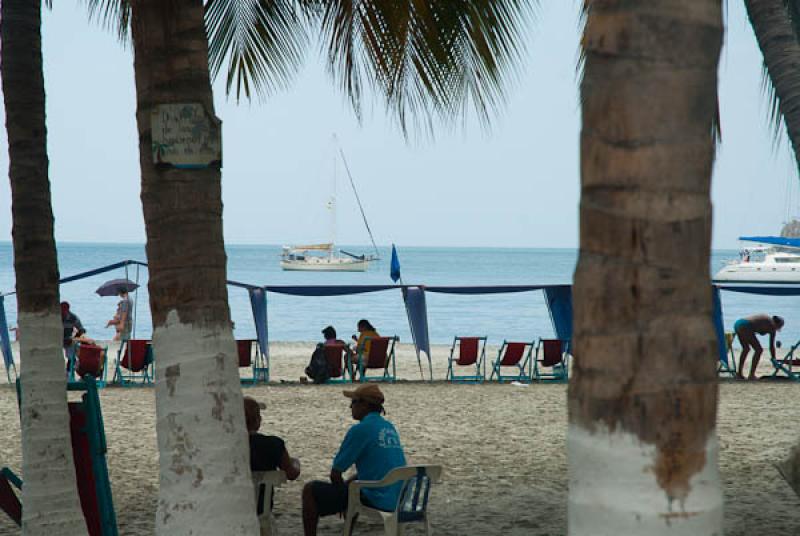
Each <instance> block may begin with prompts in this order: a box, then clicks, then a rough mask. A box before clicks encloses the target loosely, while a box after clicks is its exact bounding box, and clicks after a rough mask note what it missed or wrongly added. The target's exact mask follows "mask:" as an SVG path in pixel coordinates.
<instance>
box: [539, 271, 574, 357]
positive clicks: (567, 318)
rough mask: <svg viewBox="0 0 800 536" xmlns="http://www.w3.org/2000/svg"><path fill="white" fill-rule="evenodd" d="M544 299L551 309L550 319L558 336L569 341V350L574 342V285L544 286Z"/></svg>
mask: <svg viewBox="0 0 800 536" xmlns="http://www.w3.org/2000/svg"><path fill="white" fill-rule="evenodd" d="M544 299H545V302H546V303H547V310H548V311H550V321H551V322H552V323H553V331H555V333H556V337H558V338H559V339H561V340H563V341H567V351H570V349H571V343H572V286H571V285H557V286H553V287H545V288H544Z"/></svg>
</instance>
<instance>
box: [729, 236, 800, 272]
mask: <svg viewBox="0 0 800 536" xmlns="http://www.w3.org/2000/svg"><path fill="white" fill-rule="evenodd" d="M739 240H742V241H744V242H753V243H756V244H759V245H757V246H752V247H745V248H742V250H741V251H740V252H739V259H737V260H732V261H729V262H728V263H727V264H726V265H725V266H723V267H722V269H721V270H720V271H719V272H717V273H716V274H715V275H714V282H715V283H774V284H786V283H800V239H796V238H785V237H780V236H742V237H739Z"/></svg>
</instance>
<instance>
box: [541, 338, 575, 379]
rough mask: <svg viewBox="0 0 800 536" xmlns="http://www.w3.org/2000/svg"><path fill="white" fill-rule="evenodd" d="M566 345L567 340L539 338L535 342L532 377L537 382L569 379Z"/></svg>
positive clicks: (567, 343) (567, 344)
mask: <svg viewBox="0 0 800 536" xmlns="http://www.w3.org/2000/svg"><path fill="white" fill-rule="evenodd" d="M568 346H569V341H565V340H561V339H542V338H540V339H539V341H538V342H537V343H536V354H535V356H536V357H535V358H534V360H533V379H534V380H536V381H537V382H544V381H549V382H566V381H567V380H569V364H568V362H567V357H568V355H569V354H567V348H568Z"/></svg>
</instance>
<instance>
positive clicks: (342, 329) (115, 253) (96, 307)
mask: <svg viewBox="0 0 800 536" xmlns="http://www.w3.org/2000/svg"><path fill="white" fill-rule="evenodd" d="M342 247H343V249H345V250H348V251H354V252H368V249H367V248H364V247H359V246H342ZM12 251H13V250H12V246H11V244H10V243H9V242H0V292H2V293H6V292H10V291H13V290H14V267H13V255H12ZM380 253H381V256H382V258H383V259H384V260H381V261H379V262H377V263H374V264H373V266H372V267H371V268H370V270H369V271H368V272H364V273H334V272H318V273H314V272H284V271H282V270H281V269H280V266H279V256H280V246H260V245H259V246H244V245H238V246H237V245H232V246H228V247H227V254H228V279H232V280H235V281H240V282H244V283H252V284H255V285H304V284H307V285H358V284H379V285H383V284H390V283H391V280H390V278H389V260H388V259H389V258H390V252H389V249H387V248H384V249H382V250H381V251H380ZM398 253H399V258H400V264H401V271H402V275H403V282H404V283H406V284H425V285H534V284H555V283H570V282H571V279H572V273H573V271H574V269H575V263H576V261H577V250H575V249H521V248H520V249H502V248H427V247H426V248H416V247H408V248H405V247H400V248H398ZM736 255H737V252H736V251H735V250H717V251H714V253H713V256H712V261H711V264H712V270H713V271H716V270H718V269H719V268H720V267H721V265H722V264H723V262H724V261H725V260H727V259H730V258H734V257H736ZM125 259H134V260H142V261H144V260H145V254H144V246H143V245H131V244H78V243H66V244H59V245H58V260H59V270H60V272H61V276H62V277H66V276H69V275H73V274H77V273H79V272H83V271H87V270H90V269H93V268H97V267H100V266H104V265H107V264H112V263H115V262H119V261H122V260H125ZM117 277H128V278H130V279H132V280H135V281H136V280H138V282H139V283H140V284H141V287H140V288H139V290H138V291H137V292H136V293H134V294H132V297H133V298H134V300H135V301H136V304H137V305H136V323H135V330H136V335H137V336H140V337H149V336H150V334H151V319H150V312H149V302H148V295H147V269H146V268H141V269H139V271H138V273H137V270H136V269H135V268H129V271H128V273H127V274H126V273H125V271H124V270H123V269H118V270H115V271H112V272H108V273H105V274H101V275H96V276H92V277H90V278H87V279H83V280H79V281H74V282H70V283H65V284H64V285H62V286H61V299H62V300H66V301H69V302H70V304H71V307H72V310H73V312H75V313H76V314H77V315H78V316H79V317H80V318H81V320H82V322H83V324H84V326H85V327H86V329H87V331H88V334H89V335H90V336H91V337H94V338H97V339H110V338H111V337H112V335H113V330H112V329H111V328H105V324H106V321H107V320H108V319H110V318H111V317H112V316H113V315H114V311H115V309H116V302H117V299H116V298H115V297H106V298H101V297H100V296H98V295H97V294H95V289H96V288H97V287H98V286H100V285H101V284H102V283H103V282H104V281H106V280H108V279H113V278H117ZM228 296H229V301H230V307H231V316H232V318H233V320H234V322H235V335H236V337H238V338H251V337H255V328H254V326H253V322H252V316H251V313H250V301H249V298H248V295H247V292H246V291H244V290H242V289H239V288H236V287H228ZM426 298H427V304H428V325H429V331H430V337H431V341H432V342H433V343H439V344H445V343H450V342H451V341H452V339H453V336H454V335H456V334H458V335H486V336H488V337H489V343H490V344H499V343H500V342H502V341H503V339H508V340H511V339H514V340H533V339H535V338H537V337H540V336H541V337H549V336H552V334H553V329H552V326H551V323H550V316H549V313H548V311H547V307H546V306H545V302H544V297H543V295H542V292H541V291H533V292H523V293H515V294H495V295H489V296H454V295H446V294H437V293H428V294H427V295H426ZM722 301H723V312H724V316H725V325H726V327H727V328H728V329H731V326H732V325H733V322H734V321H735V320H736V319H737V318H739V317H741V316H745V315H748V314H753V313H758V312H768V313H769V314H777V315H781V316H783V317H784V318H785V319H786V326H785V328H784V330H783V332H782V334H781V336H780V339H782V340H783V341H784V343H786V344H790V343H793V342H795V341H796V340H798V338H800V298H798V297H774V296H755V295H747V294H738V293H731V292H724V293H723V296H722ZM267 302H268V305H267V309H268V319H269V335H270V340H273V341H312V340H318V339H319V338H320V337H321V335H320V330H321V329H322V328H323V327H324V326H326V325H328V324H332V325H333V326H334V327H335V328H336V329H337V331H338V332H339V337H340V338H348V337H349V336H350V335H351V334H353V333H355V327H356V322H357V321H358V320H359V319H361V318H367V319H369V320H370V322H372V324H373V325H375V326H376V327H377V329H378V331H379V332H380V333H381V334H383V335H393V334H396V335H398V336H399V337H400V340H401V342H410V341H411V334H410V332H409V329H408V322H407V320H406V315H405V308H404V306H403V300H402V297H401V295H400V291H396V290H390V291H384V292H373V293H368V294H358V295H353V296H341V297H325V298H317V297H300V296H286V295H282V294H274V293H268V294H267ZM5 309H6V315H7V317H8V322H9V326H10V327H13V326H15V325H16V323H17V321H16V317H17V304H16V299H15V297H14V296H13V295H11V296H6V298H5Z"/></svg>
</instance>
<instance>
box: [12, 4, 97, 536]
mask: <svg viewBox="0 0 800 536" xmlns="http://www.w3.org/2000/svg"><path fill="white" fill-rule="evenodd" d="M0 9H2V12H0V21H2V22H0V39H2V43H1V45H2V47H1V50H2V52H1V53H2V57H1V58H0V61H2V66H0V70H2V77H3V97H4V99H3V100H4V104H5V112H6V131H7V134H8V153H9V155H8V156H9V163H10V165H9V179H10V182H11V207H12V214H13V230H12V235H13V242H14V271H15V273H16V281H17V304H18V310H19V318H18V323H19V328H20V330H19V334H20V366H21V376H20V383H21V391H22V406H21V408H20V413H21V417H22V476H23V478H24V479H25V485H24V486H23V488H22V503H23V504H24V506H25V507H24V508H23V510H22V514H23V516H22V532H23V534H25V535H39V534H41V535H48V536H49V535H51V534H68V535H72V534H76V535H77V534H86V522H85V521H84V518H83V512H82V511H81V507H80V503H79V501H78V489H77V486H76V484H75V466H74V465H73V461H72V444H71V441H70V432H69V416H68V414H67V390H66V382H65V379H66V377H65V371H64V354H63V352H62V348H61V341H62V326H61V311H60V308H59V306H58V263H57V260H56V245H55V240H54V239H53V211H52V207H51V204H50V182H49V180H48V176H47V166H48V161H47V130H46V127H45V104H44V103H45V100H44V99H45V97H44V78H43V75H42V49H41V43H42V39H41V3H40V2H31V1H30V0H3V2H2V8H0Z"/></svg>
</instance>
